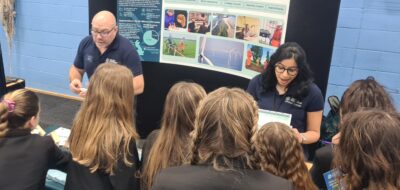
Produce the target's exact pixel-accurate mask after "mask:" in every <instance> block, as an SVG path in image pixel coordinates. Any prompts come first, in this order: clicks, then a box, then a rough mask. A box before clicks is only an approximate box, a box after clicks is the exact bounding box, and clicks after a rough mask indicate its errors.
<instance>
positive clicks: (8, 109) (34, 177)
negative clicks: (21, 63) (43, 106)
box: [0, 89, 69, 190]
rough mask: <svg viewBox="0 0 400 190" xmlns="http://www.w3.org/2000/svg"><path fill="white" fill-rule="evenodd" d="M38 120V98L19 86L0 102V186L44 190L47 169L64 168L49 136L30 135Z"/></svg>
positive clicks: (63, 159)
mask: <svg viewBox="0 0 400 190" xmlns="http://www.w3.org/2000/svg"><path fill="white" fill-rule="evenodd" d="M38 122H39V98H38V97H37V96H36V94H35V93H34V92H32V91H30V90H26V89H20V90H16V91H13V92H9V93H7V94H6V95H4V97H3V100H2V101H1V102H0V173H1V177H0V188H1V189H8V190H14V189H15V190H18V189H32V190H35V189H37V190H39V189H44V186H45V180H46V173H47V171H48V170H49V169H60V170H65V169H66V167H67V165H68V160H69V159H68V156H67V155H66V154H63V153H62V151H61V150H60V149H59V148H58V147H57V146H56V145H55V143H54V141H53V139H52V138H51V137H49V136H45V137H41V136H39V135H36V134H31V130H32V129H33V128H35V127H36V126H37V124H38Z"/></svg>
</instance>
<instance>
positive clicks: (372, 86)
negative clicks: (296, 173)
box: [310, 76, 396, 189]
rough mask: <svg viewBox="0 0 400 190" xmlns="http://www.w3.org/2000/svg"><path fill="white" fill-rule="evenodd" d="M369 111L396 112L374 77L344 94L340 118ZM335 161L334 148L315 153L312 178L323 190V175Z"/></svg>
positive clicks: (335, 137)
mask: <svg viewBox="0 0 400 190" xmlns="http://www.w3.org/2000/svg"><path fill="white" fill-rule="evenodd" d="M368 109H380V110H384V111H386V112H396V108H395V107H394V105H393V103H392V100H391V97H390V95H389V93H388V92H386V90H385V88H384V87H383V86H382V85H381V84H379V83H378V82H377V81H376V80H375V79H374V78H373V77H371V76H369V77H367V78H366V79H360V80H356V81H354V82H353V83H352V84H351V85H350V86H349V88H347V89H346V91H345V92H344V93H343V96H342V99H341V102H340V108H339V113H340V117H345V116H346V115H347V114H350V113H353V112H356V111H359V110H368ZM339 139H340V132H339V133H337V134H336V135H335V136H333V138H332V143H333V144H338V143H339ZM332 159H333V151H332V146H324V147H322V148H320V149H318V150H317V151H316V152H315V157H314V160H313V167H312V168H311V170H310V172H311V176H312V179H313V181H314V183H315V184H316V185H317V186H318V187H319V188H321V189H325V188H326V185H325V181H324V177H323V174H324V173H325V172H327V171H329V170H331V166H332Z"/></svg>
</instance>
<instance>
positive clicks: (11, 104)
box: [2, 100, 15, 112]
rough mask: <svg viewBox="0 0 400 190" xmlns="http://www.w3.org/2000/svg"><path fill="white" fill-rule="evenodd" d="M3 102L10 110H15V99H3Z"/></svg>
mask: <svg viewBox="0 0 400 190" xmlns="http://www.w3.org/2000/svg"><path fill="white" fill-rule="evenodd" d="M2 102H3V103H5V104H6V106H7V111H8V112H13V111H14V110H15V102H14V101H12V100H3V101H2Z"/></svg>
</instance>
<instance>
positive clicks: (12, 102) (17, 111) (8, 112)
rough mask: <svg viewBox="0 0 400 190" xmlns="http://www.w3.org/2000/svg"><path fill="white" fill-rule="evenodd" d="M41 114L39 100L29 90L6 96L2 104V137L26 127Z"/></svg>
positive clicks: (16, 91)
mask: <svg viewBox="0 0 400 190" xmlns="http://www.w3.org/2000/svg"><path fill="white" fill-rule="evenodd" d="M38 113H39V98H38V97H37V95H36V94H35V93H34V92H32V91H30V90H27V89H19V90H15V91H13V92H9V93H7V94H6V95H4V97H3V100H2V101H1V103H0V137H4V136H6V135H7V133H8V132H9V131H10V130H13V129H21V128H24V127H25V124H26V122H28V120H29V119H31V118H32V117H34V116H37V115H38Z"/></svg>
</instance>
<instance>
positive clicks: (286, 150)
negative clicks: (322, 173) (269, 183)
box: [252, 122, 317, 190]
mask: <svg viewBox="0 0 400 190" xmlns="http://www.w3.org/2000/svg"><path fill="white" fill-rule="evenodd" d="M252 140H253V149H254V152H255V163H257V165H258V166H257V168H260V169H261V170H263V171H267V172H270V173H272V174H274V175H277V176H280V177H283V178H286V179H288V180H289V181H291V182H292V183H293V185H294V186H295V188H296V190H314V189H315V190H316V189H317V187H316V186H315V185H314V183H313V181H312V180H311V176H310V173H309V172H308V169H307V166H306V164H305V159H304V153H303V148H302V146H301V144H300V143H299V141H298V140H297V138H296V135H295V133H294V132H293V131H292V130H291V129H290V128H289V127H288V126H287V125H285V124H283V123H278V122H271V123H267V124H265V125H263V126H262V127H261V129H259V130H258V131H257V133H256V134H255V135H254V136H253V139H252Z"/></svg>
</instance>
